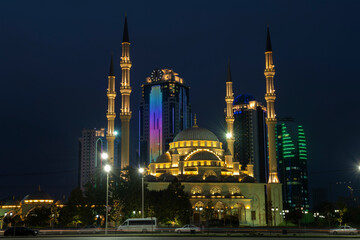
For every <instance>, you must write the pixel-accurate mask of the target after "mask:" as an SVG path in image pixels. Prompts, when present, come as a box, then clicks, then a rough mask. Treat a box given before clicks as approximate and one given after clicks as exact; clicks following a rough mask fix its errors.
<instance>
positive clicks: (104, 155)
mask: <svg viewBox="0 0 360 240" xmlns="http://www.w3.org/2000/svg"><path fill="white" fill-rule="evenodd" d="M108 157H109V155H108V154H107V153H106V152H102V153H101V159H102V160H107V159H108Z"/></svg>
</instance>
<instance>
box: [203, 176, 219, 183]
mask: <svg viewBox="0 0 360 240" xmlns="http://www.w3.org/2000/svg"><path fill="white" fill-rule="evenodd" d="M205 181H206V182H218V181H219V180H218V178H217V177H216V176H214V175H211V176H208V177H207V178H205Z"/></svg>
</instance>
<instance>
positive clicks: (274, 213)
mask: <svg viewBox="0 0 360 240" xmlns="http://www.w3.org/2000/svg"><path fill="white" fill-rule="evenodd" d="M271 211H272V212H273V215H274V226H275V227H276V212H277V211H279V208H278V207H276V208H273V207H272V208H271Z"/></svg>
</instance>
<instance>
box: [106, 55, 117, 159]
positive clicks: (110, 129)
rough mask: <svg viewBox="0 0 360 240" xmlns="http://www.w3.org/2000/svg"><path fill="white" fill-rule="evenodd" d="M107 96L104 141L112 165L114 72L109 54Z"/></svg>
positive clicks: (114, 115)
mask: <svg viewBox="0 0 360 240" xmlns="http://www.w3.org/2000/svg"><path fill="white" fill-rule="evenodd" d="M107 97H108V109H107V113H106V118H107V120H108V127H107V134H106V141H107V147H108V150H107V151H108V155H109V163H110V164H111V165H114V141H115V133H114V130H115V123H114V122H115V118H116V114H115V97H116V90H115V74H114V62H113V56H111V61H110V70H109V76H108V89H107Z"/></svg>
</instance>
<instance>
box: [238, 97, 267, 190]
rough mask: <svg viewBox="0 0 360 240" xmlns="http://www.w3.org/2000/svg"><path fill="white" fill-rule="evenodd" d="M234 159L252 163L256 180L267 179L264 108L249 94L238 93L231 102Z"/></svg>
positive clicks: (243, 162)
mask: <svg viewBox="0 0 360 240" xmlns="http://www.w3.org/2000/svg"><path fill="white" fill-rule="evenodd" d="M233 111H234V119H235V121H234V138H235V141H234V159H235V161H239V162H240V163H241V164H242V165H243V166H246V165H247V164H249V163H250V164H252V165H254V177H255V179H256V181H257V182H262V183H264V182H266V179H267V177H266V176H267V164H266V162H267V161H266V157H267V150H266V141H267V139H266V125H265V116H266V108H265V107H264V106H263V105H262V104H261V103H260V102H258V101H256V100H255V98H254V97H253V96H251V95H249V94H240V95H238V96H237V97H236V98H235V99H234V102H233Z"/></svg>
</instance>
